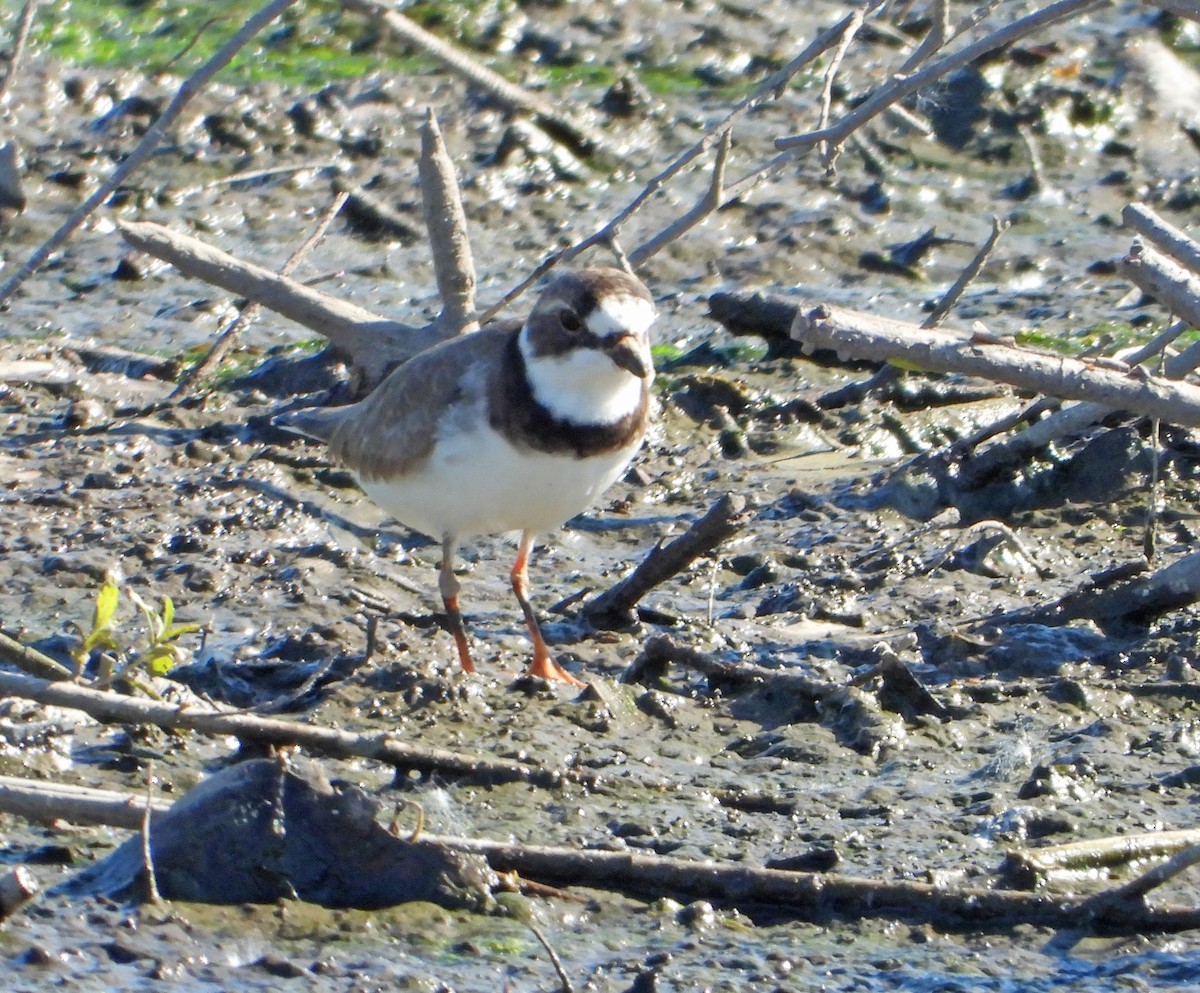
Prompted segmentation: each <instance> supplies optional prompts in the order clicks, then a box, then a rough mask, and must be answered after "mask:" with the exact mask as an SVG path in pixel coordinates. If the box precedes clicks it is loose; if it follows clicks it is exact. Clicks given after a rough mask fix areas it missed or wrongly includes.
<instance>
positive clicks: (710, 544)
mask: <svg viewBox="0 0 1200 993" xmlns="http://www.w3.org/2000/svg"><path fill="white" fill-rule="evenodd" d="M747 517H748V514H747V512H746V498H745V497H743V496H739V495H737V494H735V493H727V494H726V495H725V496H723V497H721V499H720V500H718V501H717V502H716V503H714V504H713V505H712V507H710V508H709V510H708V513H706V514H705V515H704V516H703V517H701V518H700V519H699V520H698V521H696V522H695V523H694V524H693V525H692V526H691V527H690V528H688V529H687V531H686V532H684V533H683V534H681V535H680V536H679V537H678V538H676V539H675V540H674V541H670V542H668V543H667V544H665V545H659V546H658V547H657V548H655V549H653V550H652V551H651V552H650V554H649V555H647V556H646V558H645V559H643V560H642V562H641V564H640V565H639V566H638V567H637V568H636V569H634V570H633V572H631V573H630V574H629V575H628V576H626V577H625V578H624V579H622V580H621V581H620V582H619V583H617V584H616V585H615V586H613V587H610V588H609V589H607V590H605V591H604V592H603V593H601V594H600V595H599V596H598V597H596V598H595V599H593V600H591V601H590V602H589V603H587V604H586V605H585V606H584V608H583V613H584V616H585V617H586V618H587V619H588V620H589V621H590V622H591V623H592V624H595V625H597V626H599V627H607V626H609V625H614V624H615V625H617V626H624V625H627V624H629V623H631V621H632V620H634V608H635V607H636V606H637V603H638V601H639V600H641V599H642V597H644V596H645V595H646V594H647V593H649V592H650V591H651V590H652V589H654V587H655V586H658V585H659V583H662V582H665V581H666V580H668V579H670V578H671V577H672V576H674V575H675V574H676V573H677V572H680V571H681V570H683V569H686V568H687V567H688V566H689V565H691V563H692V562H694V561H695V560H696V559H698V558H699V557H700V556H702V555H706V554H707V553H708V552H710V551H712V550H713V549H714V548H716V547H717V546H718V545H720V544H721V543H722V542H724V541H727V540H728V539H729V538H731V537H732V536H733V535H734V534H736V533H737V532H738V531H739V530H740V529H741V528H742V526H743V525H744V524H745V523H746V520H747Z"/></svg>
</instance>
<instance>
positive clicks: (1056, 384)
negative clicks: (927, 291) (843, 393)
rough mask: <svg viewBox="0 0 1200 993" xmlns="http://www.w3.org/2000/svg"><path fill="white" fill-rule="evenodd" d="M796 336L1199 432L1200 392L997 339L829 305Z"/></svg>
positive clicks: (799, 323)
mask: <svg viewBox="0 0 1200 993" xmlns="http://www.w3.org/2000/svg"><path fill="white" fill-rule="evenodd" d="M792 336H793V337H794V338H796V339H797V340H798V341H800V342H802V343H803V344H804V345H805V346H806V347H813V348H834V349H836V350H837V351H838V352H839V353H841V354H844V355H852V356H855V357H858V358H866V359H874V360H876V361H891V360H901V361H904V362H905V363H911V364H913V365H916V366H919V367H921V368H923V369H928V370H930V371H933V372H959V373H966V374H968V375H973V376H982V377H983V378H985V379H990V380H995V381H999V382H1003V383H1008V384H1010V385H1012V386H1016V387H1018V388H1020V389H1026V390H1032V391H1034V392H1036V393H1046V394H1049V395H1051V396H1057V397H1062V398H1065V399H1073V400H1089V401H1093V402H1095V403H1100V404H1103V405H1104V406H1106V407H1108V408H1110V409H1113V410H1129V411H1132V412H1134V413H1137V414H1142V415H1144V416H1148V417H1158V418H1161V419H1162V420H1163V421H1166V422H1167V423H1169V424H1179V425H1182V426H1185V427H1197V426H1200V387H1195V386H1191V385H1189V384H1186V383H1178V382H1172V381H1170V380H1167V379H1164V378H1161V377H1158V376H1150V375H1145V374H1138V375H1132V374H1130V372H1128V371H1125V370H1124V369H1111V368H1105V367H1103V366H1100V365H1097V364H1093V363H1088V362H1086V361H1083V360H1080V359H1072V358H1066V357H1063V356H1057V355H1050V354H1046V353H1043V352H1036V351H1033V350H1032V349H1028V348H1021V347H1018V346H1016V345H1011V344H1007V343H1005V342H1003V341H1001V340H999V339H993V338H991V337H986V338H984V337H981V336H971V337H966V336H963V335H955V334H950V333H947V332H944V331H936V330H928V329H925V328H920V327H918V326H916V325H914V324H910V323H908V322H905V321H897V320H893V319H891V318H885V317H876V316H874V315H871V314H864V313H861V312H858V311H853V310H847V309H845V308H842V307H832V306H829V305H826V304H821V305H818V306H816V307H813V308H812V309H810V310H801V311H800V312H799V313H797V315H796V322H795V324H794V325H793V326H792Z"/></svg>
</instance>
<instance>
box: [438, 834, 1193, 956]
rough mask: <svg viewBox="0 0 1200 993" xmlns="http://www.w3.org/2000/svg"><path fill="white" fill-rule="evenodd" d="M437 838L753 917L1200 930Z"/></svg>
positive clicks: (1039, 904) (577, 881)
mask: <svg viewBox="0 0 1200 993" xmlns="http://www.w3.org/2000/svg"><path fill="white" fill-rule="evenodd" d="M435 840H438V841H440V842H442V843H443V844H446V845H449V846H453V847H455V848H459V849H460V850H462V851H469V852H477V853H479V854H480V855H483V856H484V857H485V858H486V859H487V860H488V864H489V865H491V867H492V868H493V869H495V870H496V871H497V872H518V873H520V874H521V876H523V877H528V878H531V879H536V880H538V881H540V882H546V883H554V884H573V885H580V886H592V887H596V888H601V889H616V890H621V891H624V892H628V893H632V894H635V895H639V896H649V897H655V898H658V897H663V896H671V897H673V898H674V899H677V900H695V899H701V900H712V901H715V902H720V903H721V904H723V905H725V906H734V907H739V908H745V909H747V910H753V909H754V908H756V907H764V906H765V907H770V908H772V910H773V911H774V912H775V913H779V912H788V913H792V914H795V915H796V916H798V917H801V918H807V919H815V920H823V919H826V918H828V917H829V916H830V915H831V914H840V915H845V916H848V917H885V918H886V917H893V918H900V919H903V920H908V921H929V922H931V923H933V924H935V925H937V926H939V927H945V928H950V929H961V928H971V929H975V928H979V929H985V930H993V929H998V928H1005V927H1009V926H1011V925H1013V924H1017V923H1022V924H1032V925H1041V926H1045V927H1053V928H1062V929H1066V930H1071V931H1073V930H1076V929H1078V928H1079V927H1080V925H1081V924H1090V925H1091V926H1092V927H1093V928H1095V929H1097V930H1100V931H1105V932H1112V933H1117V934H1136V933H1140V932H1147V931H1185V930H1191V929H1194V928H1197V927H1200V910H1197V909H1195V908H1193V907H1150V906H1147V905H1145V904H1144V903H1140V902H1138V903H1132V904H1130V903H1123V904H1121V905H1120V906H1119V907H1116V908H1105V907H1103V906H1099V907H1094V908H1092V909H1089V908H1090V905H1089V902H1088V899H1087V898H1083V897H1079V896H1064V895H1062V894H1051V893H1027V892H1021V891H1012V890H991V889H985V888H983V887H961V888H956V887H949V886H942V885H934V884H931V883H917V882H909V881H905V880H878V879H862V878H858V877H851V876H844V875H839V874H835V873H825V872H819V873H807V872H788V871H785V870H782V869H759V868H754V867H751V866H746V865H729V864H720V863H715V862H698V861H694V860H690V859H679V858H672V857H670V856H666V855H647V854H641V853H637V854H635V853H631V852H603V851H575V850H573V849H568V848H551V847H535V846H531V845H517V844H504V843H501V842H495V841H475V840H472V839H466V838H437V839H435ZM1093 909H1094V912H1092V911H1093ZM1085 910H1087V911H1088V912H1085Z"/></svg>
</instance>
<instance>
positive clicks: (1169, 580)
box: [984, 552, 1200, 626]
mask: <svg viewBox="0 0 1200 993" xmlns="http://www.w3.org/2000/svg"><path fill="white" fill-rule="evenodd" d="M1198 600H1200V552H1189V553H1188V554H1187V555H1184V556H1183V557H1182V558H1178V559H1176V560H1175V561H1174V562H1172V563H1171V564H1170V565H1167V566H1164V567H1163V568H1161V569H1158V570H1156V571H1155V572H1152V573H1150V575H1148V576H1138V577H1137V578H1135V579H1132V580H1130V581H1129V582H1127V583H1122V584H1120V585H1118V586H1111V587H1105V588H1104V589H1100V590H1097V589H1094V588H1091V587H1089V588H1086V589H1082V590H1076V591H1074V592H1071V593H1068V594H1067V595H1066V596H1063V597H1060V598H1059V599H1057V600H1055V601H1053V602H1051V603H1047V604H1041V605H1039V606H1036V607H1033V608H1030V609H1028V610H1021V611H1017V612H1015V613H1016V616H1017V617H1019V618H1021V619H1023V620H1028V621H1029V622H1031V623H1041V624H1066V623H1068V622H1069V621H1073V620H1076V619H1077V618H1081V617H1086V618H1090V619H1092V620H1094V621H1096V622H1097V623H1098V624H1100V625H1102V626H1103V625H1105V624H1113V623H1134V624H1147V623H1149V622H1150V621H1152V620H1154V618H1156V617H1161V616H1162V615H1163V614H1167V613H1170V612H1171V611H1173V610H1178V609H1179V608H1180V607H1186V606H1189V605H1190V604H1193V603H1195V602H1196V601H1198ZM1005 619H1006V620H1010V619H1011V617H1008V616H1006V618H1005ZM984 624H985V625H988V624H989V622H988V621H984Z"/></svg>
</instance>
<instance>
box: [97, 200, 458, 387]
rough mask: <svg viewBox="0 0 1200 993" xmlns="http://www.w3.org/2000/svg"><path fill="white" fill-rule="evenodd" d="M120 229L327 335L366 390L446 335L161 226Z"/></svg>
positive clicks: (185, 269)
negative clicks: (381, 313)
mask: <svg viewBox="0 0 1200 993" xmlns="http://www.w3.org/2000/svg"><path fill="white" fill-rule="evenodd" d="M118 229H119V230H120V232H121V236H122V237H123V238H124V239H125V240H126V241H127V242H128V243H129V244H130V245H131V246H133V247H134V248H136V249H138V250H139V251H142V252H146V253H148V254H150V255H153V256H155V257H156V258H160V259H163V260H164V261H166V262H170V263H171V264H172V265H173V266H175V267H176V268H177V269H178V270H179V271H180V272H182V273H183V274H184V275H185V276H193V277H195V278H196V279H201V280H203V281H204V282H206V283H211V284H212V285H214V286H219V287H220V288H221V289H223V290H227V291H229V292H230V293H236V294H238V295H240V296H247V297H249V298H250V299H252V300H255V301H257V302H259V303H261V304H262V305H263V306H264V307H267V308H269V309H270V310H273V311H275V312H276V313H278V314H282V315H283V316H284V317H287V318H290V319H291V320H293V321H296V322H297V323H299V324H303V325H304V326H305V327H307V328H311V329H312V330H313V331H316V332H317V333H318V334H321V335H324V336H325V337H326V338H328V339H329V341H330V344H332V345H333V346H334V347H335V348H337V349H338V350H339V351H341V352H342V353H344V354H345V355H346V357H347V358H348V360H349V361H350V362H352V363H353V364H354V365H355V366H356V367H357V368H358V370H359V371H360V372H361V373H363V375H364V377H365V379H364V381H363V383H362V386H363V388H364V391H369V390H370V389H371V388H372V387H374V386H375V385H377V384H378V382H379V381H380V380H381V379H382V378H383V376H384V375H385V374H386V373H387V372H388V371H390V370H391V369H393V368H394V367H395V366H397V365H399V364H400V363H402V362H404V361H406V360H408V359H410V358H412V356H414V355H416V354H417V353H418V352H420V351H423V350H424V349H426V348H429V347H430V346H431V345H435V344H437V343H438V342H439V341H441V340H442V339H443V338H444V337H445V336H446V335H445V332H444V331H443V329H442V328H440V327H437V326H436V325H430V326H427V327H423V328H414V327H411V326H409V325H407V324H401V323H400V322H399V321H391V320H387V319H386V318H383V317H380V316H378V315H377V314H373V313H371V312H370V311H369V310H364V309H363V308H362V307H358V306H356V305H354V304H352V303H346V302H344V301H342V300H339V299H338V298H337V297H332V296H329V295H328V294H327V293H321V292H319V291H317V290H313V289H310V288H309V287H307V286H305V285H304V284H303V283H300V282H298V281H297V280H294V279H291V278H289V277H287V276H281V275H279V274H278V273H274V272H271V271H270V270H269V269H264V268H263V267H262V266H257V265H254V264H253V263H251V262H242V261H240V260H238V259H235V258H234V257H233V256H232V255H229V254H227V253H225V252H222V251H221V250H220V249H217V248H213V247H211V246H210V245H206V244H205V243H204V242H202V241H200V240H199V239H197V238H193V237H191V236H190V235H185V234H180V233H178V232H175V231H171V230H169V229H168V228H165V227H163V226H162V225H161V224H152V223H150V222H145V221H136V222H134V221H123V222H121V223H119V224H118Z"/></svg>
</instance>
